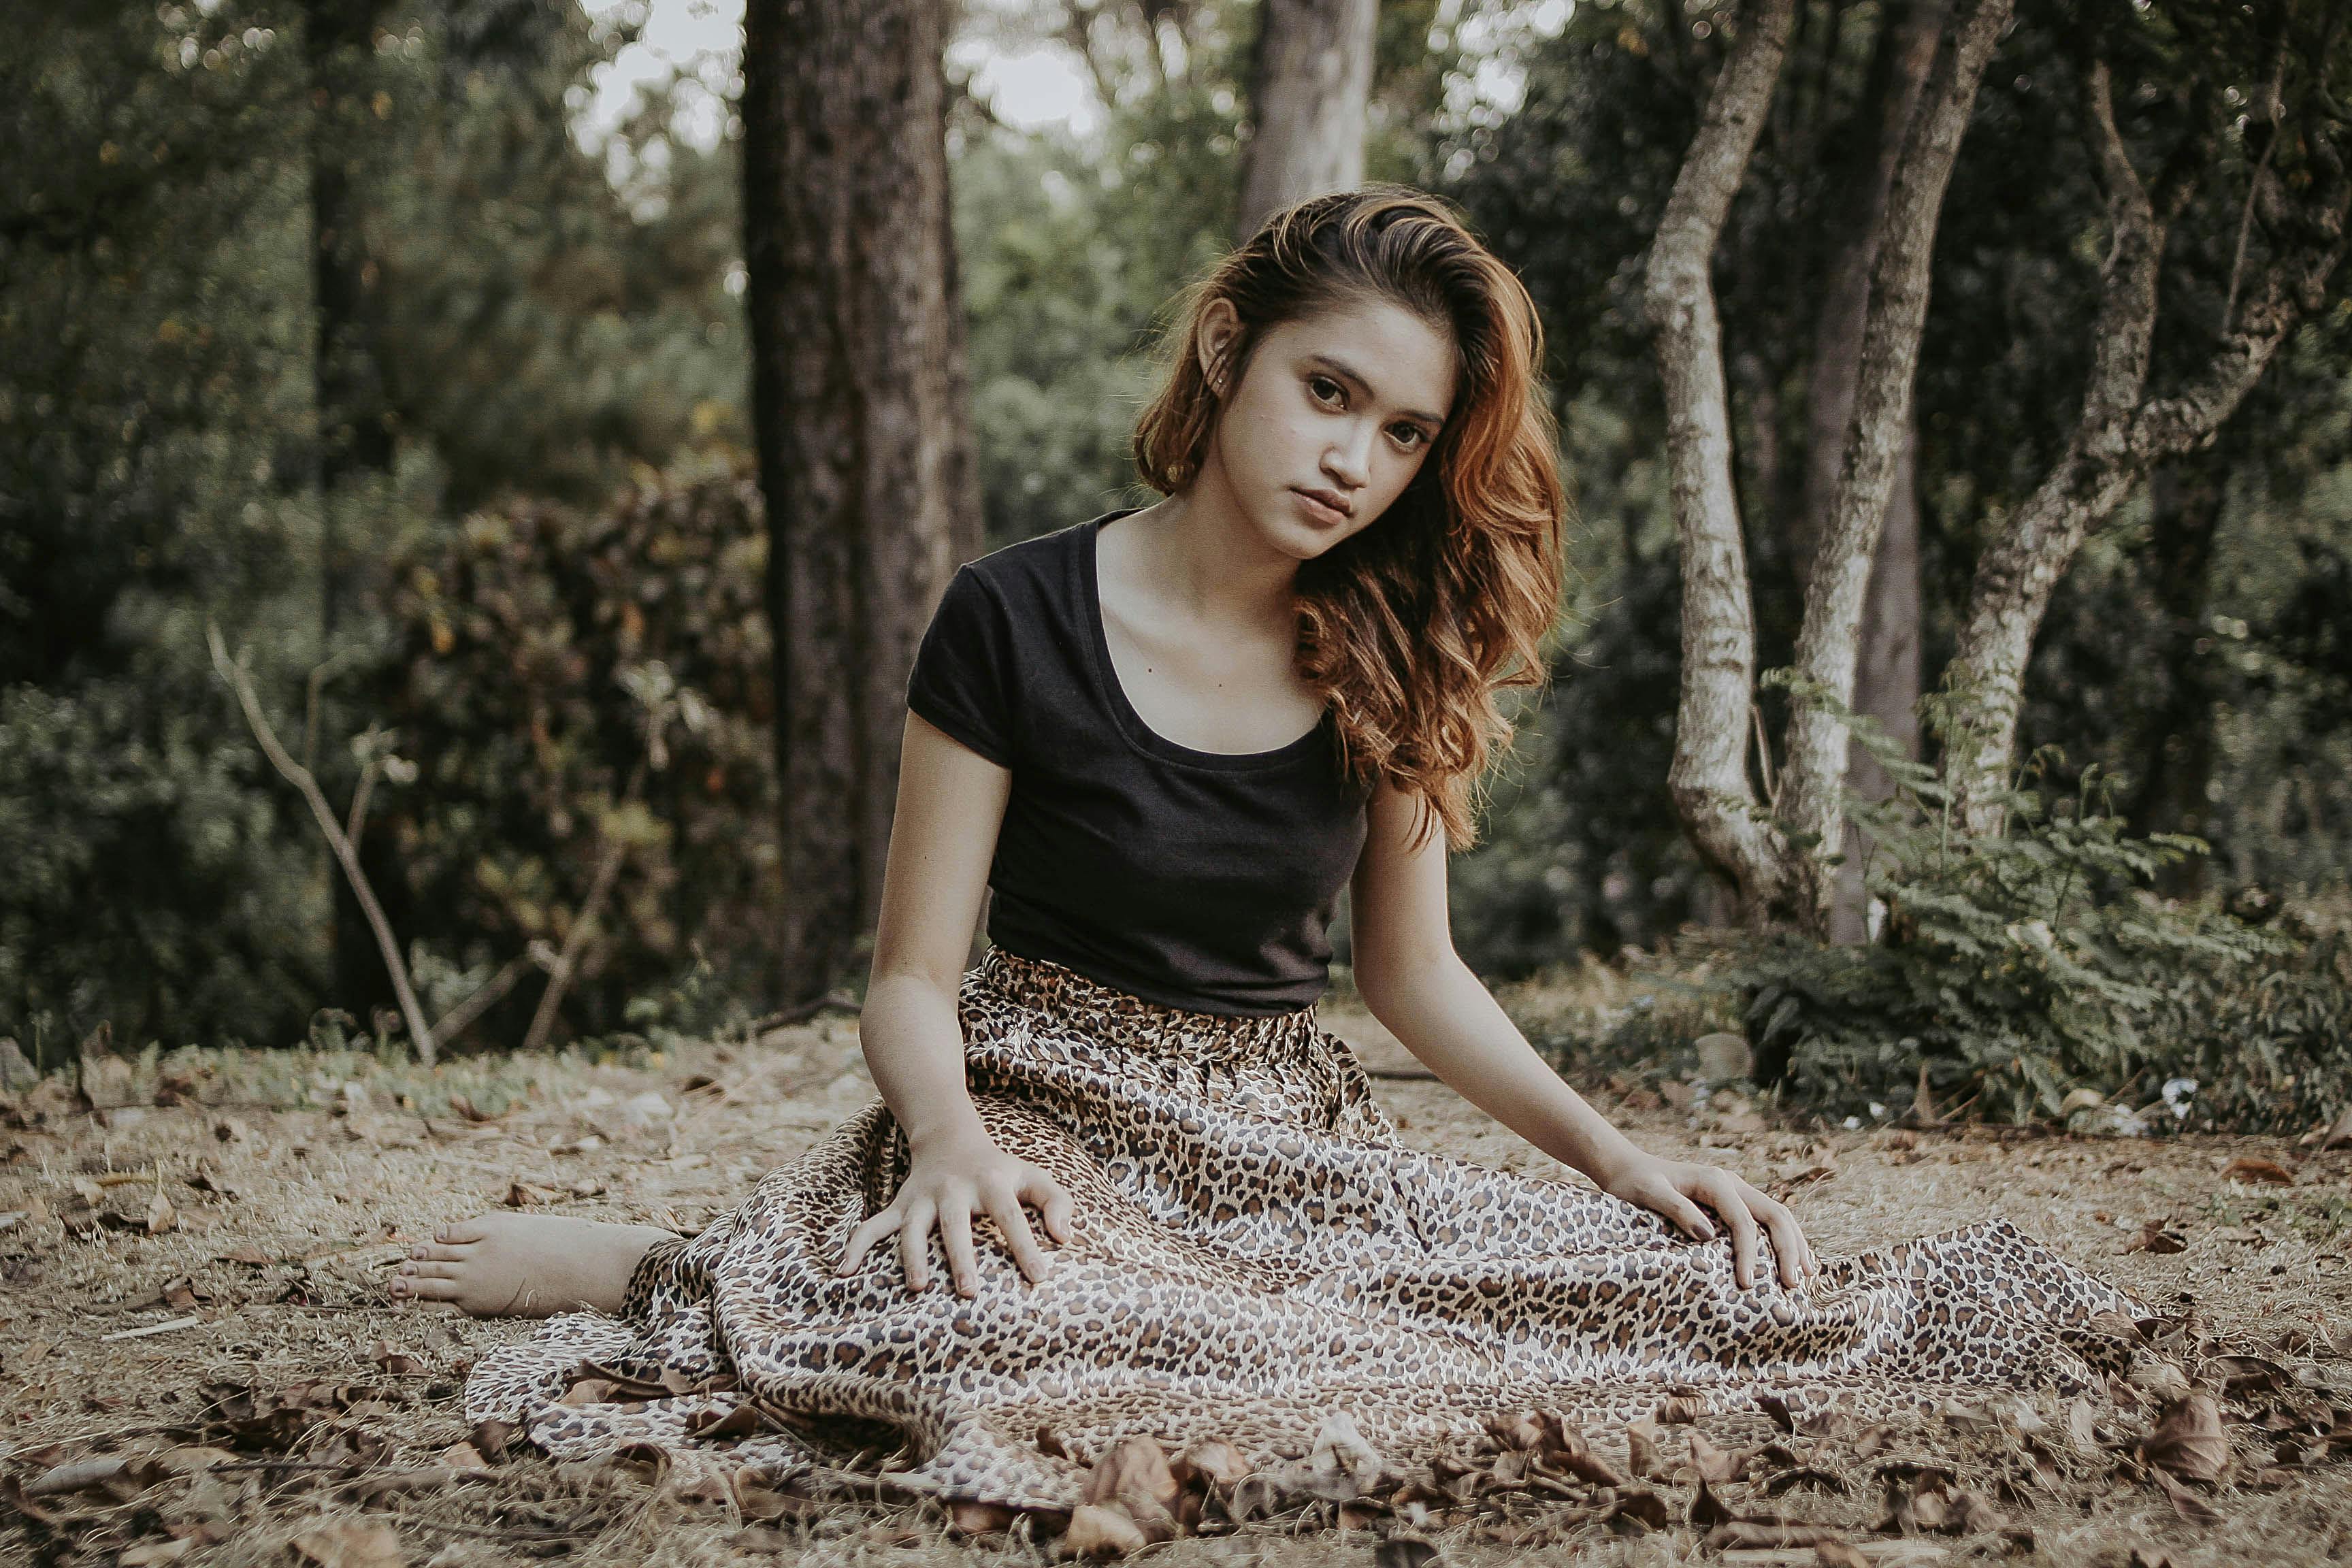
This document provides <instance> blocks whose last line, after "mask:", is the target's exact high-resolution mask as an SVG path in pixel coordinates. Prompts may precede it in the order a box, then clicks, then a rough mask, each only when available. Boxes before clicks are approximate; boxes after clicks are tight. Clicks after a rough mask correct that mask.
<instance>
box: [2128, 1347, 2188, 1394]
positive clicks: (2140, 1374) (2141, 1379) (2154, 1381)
mask: <svg viewBox="0 0 2352 1568" xmlns="http://www.w3.org/2000/svg"><path fill="white" fill-rule="evenodd" d="M2126 1381H2127V1382H2129V1383H2130V1384H2131V1385H2132V1386H2133V1387H2134V1388H2137V1389H2138V1390H2139V1391H2140V1392H2141V1393H2143V1394H2154V1395H2156V1397H2157V1398H2158V1400H2159V1401H2161V1402H2163V1403H2165V1404H2170V1403H2172V1402H2173V1401H2175V1400H2179V1399H2186V1398H2188V1397H2189V1374H2188V1373H2185V1372H2183V1371H2181V1370H2180V1368H2179V1365H2178V1364H2176V1363H2172V1362H2168V1361H2163V1360H2158V1359H2154V1358H2144V1359H2142V1360H2139V1361H2136V1362H2134V1363H2132V1369H2131V1375H2130V1376H2129V1378H2127V1379H2126Z"/></svg>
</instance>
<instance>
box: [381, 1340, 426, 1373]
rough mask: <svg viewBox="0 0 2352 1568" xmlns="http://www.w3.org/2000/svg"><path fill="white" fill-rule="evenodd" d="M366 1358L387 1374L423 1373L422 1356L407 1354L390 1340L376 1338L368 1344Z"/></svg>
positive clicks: (423, 1363)
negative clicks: (376, 1339)
mask: <svg viewBox="0 0 2352 1568" xmlns="http://www.w3.org/2000/svg"><path fill="white" fill-rule="evenodd" d="M368 1360H370V1361H372V1362H373V1363H375V1364H376V1365H377V1367H379V1368H380V1369H382V1370H383V1372H384V1373H386V1374H387V1375H389V1376H393V1377H422V1376H423V1375H425V1360H424V1358H423V1357H422V1356H415V1355H411V1354H409V1353H408V1352H406V1351H404V1350H402V1349H400V1348H399V1347H398V1346H396V1345H394V1343H393V1342H391V1341H390V1340H378V1341H376V1342H374V1343H373V1344H372V1345H370V1346H369V1347H368Z"/></svg>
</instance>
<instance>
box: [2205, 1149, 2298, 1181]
mask: <svg viewBox="0 0 2352 1568" xmlns="http://www.w3.org/2000/svg"><path fill="white" fill-rule="evenodd" d="M2221 1179H2222V1180H2223V1181H2225V1182H2256V1183H2261V1184H2264V1185H2268V1186H2273V1187H2291V1186H2293V1185H2294V1172H2293V1171H2290V1170H2288V1169H2287V1168H2286V1167H2285V1166H2284V1165H2282V1164H2280V1163H2278V1162H2277V1161H2276V1160H2271V1159H2265V1158H2263V1156H2262V1155H2260V1154H2241V1155H2239V1156H2238V1157H2237V1158H2236V1159H2234V1160H2232V1161H2231V1162H2230V1163H2228V1164H2226V1165H2224V1166H2222V1167H2221Z"/></svg>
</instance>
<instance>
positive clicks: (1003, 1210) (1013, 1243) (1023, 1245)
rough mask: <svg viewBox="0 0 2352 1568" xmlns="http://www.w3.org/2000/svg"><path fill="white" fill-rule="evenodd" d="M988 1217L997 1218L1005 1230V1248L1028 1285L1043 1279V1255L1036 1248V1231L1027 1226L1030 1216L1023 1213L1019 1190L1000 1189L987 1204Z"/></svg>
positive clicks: (999, 1224)
mask: <svg viewBox="0 0 2352 1568" xmlns="http://www.w3.org/2000/svg"><path fill="white" fill-rule="evenodd" d="M988 1213H989V1217H990V1218H992V1219H993V1220H995V1221H996V1225H997V1228H998V1229H1000V1230H1002V1231H1003V1233H1004V1247H1005V1250H1006V1251H1008V1252H1010V1253H1012V1254H1013V1262H1015V1263H1017V1264H1019V1265H1020V1266H1021V1272H1022V1273H1023V1274H1024V1275H1026V1276H1027V1277H1028V1279H1029V1282H1030V1283H1031V1284H1033V1285H1034V1284H1035V1283H1037V1281H1039V1280H1041V1279H1045V1254H1044V1253H1043V1252H1041V1251H1039V1250H1038V1248H1037V1236H1036V1233H1035V1232H1034V1231H1033V1230H1031V1229H1030V1228H1029V1216H1028V1215H1026V1214H1024V1212H1022V1208H1021V1194H1020V1193H1019V1192H1017V1191H1014V1190H1012V1189H1009V1188H1008V1189H1006V1190H1003V1191H1002V1192H999V1193H998V1194H996V1196H995V1197H994V1198H993V1199H992V1200H991V1202H990V1203H989V1205H988Z"/></svg>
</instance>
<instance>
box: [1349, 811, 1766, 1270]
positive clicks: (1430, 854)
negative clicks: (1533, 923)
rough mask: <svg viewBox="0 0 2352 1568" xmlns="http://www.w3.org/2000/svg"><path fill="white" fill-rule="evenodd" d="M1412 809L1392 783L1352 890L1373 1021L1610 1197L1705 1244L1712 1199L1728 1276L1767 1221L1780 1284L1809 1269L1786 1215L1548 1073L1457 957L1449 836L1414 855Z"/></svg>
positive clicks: (1375, 814)
mask: <svg viewBox="0 0 2352 1568" xmlns="http://www.w3.org/2000/svg"><path fill="white" fill-rule="evenodd" d="M1414 818H1415V802H1414V801H1413V800H1412V798H1410V797H1408V796H1406V795H1402V794H1400V793H1399V792H1397V791H1396V790H1395V789H1394V788H1392V787H1391V786H1390V785H1389V784H1382V785H1381V788H1380V791H1379V793H1378V794H1377V795H1375V796H1374V797H1373V800H1372V806H1371V818H1370V835H1369V837H1367V839H1366V841H1365V844H1364V852H1363V857H1362V858H1361V859H1360V861H1359V862H1358V863H1357V867H1356V876H1355V880H1354V882H1353V884H1352V890H1351V895H1350V897H1351V909H1352V915H1351V925H1350V930H1351V933H1352V940H1353V942H1354V952H1355V961H1356V962H1355V973H1356V987H1357V989H1358V990H1359V991H1360V992H1361V993H1362V994H1363V997H1364V1002H1365V1004H1366V1005H1368V1006H1370V1008H1371V1010H1372V1014H1373V1016H1375V1017H1377V1018H1379V1019H1380V1021H1381V1023H1382V1024H1383V1025H1385V1026H1387V1027H1388V1029H1389V1031H1390V1032H1391V1034H1393V1035H1395V1036H1396V1037H1397V1038H1398V1040H1399V1041H1401V1042H1402V1044H1403V1045H1404V1047H1405V1048H1406V1049H1407V1050H1409V1051H1411V1052H1412V1054H1413V1055H1414V1056H1415V1057H1418V1058H1420V1059H1421V1060H1422V1061H1423V1062H1425V1063H1427V1064H1428V1066H1429V1068H1430V1070H1431V1071H1433V1072H1434V1073H1436V1074H1437V1076H1438V1077H1439V1078H1440V1079H1443V1080H1444V1082H1445V1083H1446V1084H1447V1085H1448V1086H1449V1087H1451V1088H1452V1089H1454V1091H1455V1092H1456V1093H1458V1094H1460V1095H1461V1096H1462V1098H1463V1099H1465V1100H1468V1101H1469V1102H1470V1103H1471V1104H1473V1105H1475V1106H1476V1107H1477V1108H1478V1109H1479V1110H1483V1111H1485V1112H1486V1114H1487V1115H1489V1116H1491V1117H1493V1118H1494V1119H1495V1120H1496V1121H1499V1122H1501V1123H1502V1124H1503V1125H1504V1126H1506V1127H1507V1128H1509V1129H1510V1130H1511V1131H1514V1132H1516V1133H1517V1134H1518V1135H1519V1136H1520V1137H1522V1138H1524V1139H1526V1140H1527V1141H1528V1142H1530V1143H1532V1144H1534V1145H1535V1146H1536V1147H1537V1148H1538V1149H1540V1150H1542V1151H1543V1152H1545V1153H1547V1154H1549V1155H1550V1156H1552V1158H1554V1159H1556V1160H1559V1161H1560V1162H1562V1163H1566V1164H1569V1165H1572V1166H1574V1167H1575V1168H1576V1169H1578V1170H1580V1171H1581V1172H1583V1173H1585V1174H1586V1175H1588V1176H1590V1177H1591V1178H1592V1180H1593V1183H1594V1184H1595V1185H1597V1186H1599V1187H1600V1188H1601V1190H1602V1191H1603V1192H1607V1193H1612V1194H1615V1195H1616V1196H1618V1197H1622V1198H1624V1199H1626V1200H1628V1201H1629V1202H1633V1203H1638V1204H1641V1205H1643V1206H1644V1207H1647V1208H1653V1209H1655V1210H1657V1211H1658V1212H1659V1213H1661V1214H1663V1215H1665V1216H1666V1217H1667V1218H1668V1219H1670V1220H1672V1221H1674V1222H1675V1224H1676V1225H1678V1226H1681V1227H1682V1228H1683V1229H1684V1230H1685V1231H1686V1232H1688V1233H1689V1234H1690V1235H1692V1236H1695V1237H1701V1238H1702V1239H1704V1238H1706V1237H1712V1236H1713V1235H1714V1234H1715V1230H1714V1226H1712V1225H1710V1224H1709V1223H1708V1222H1707V1218H1706V1215H1705V1214H1703V1213H1702V1212H1701V1211H1700V1208H1699V1204H1701V1203H1704V1204H1706V1205H1707V1206H1708V1207H1711V1208H1713V1209H1714V1210H1715V1211H1716V1213H1717V1214H1718V1215H1721V1216H1722V1217H1723V1221H1724V1223H1725V1225H1727V1226H1729V1227H1730V1230H1731V1237H1732V1252H1733V1268H1734V1273H1735V1275H1736V1276H1737V1278H1738V1281H1739V1283H1740V1285H1741V1286H1742V1287H1743V1288H1744V1287H1746V1286H1748V1284H1750V1283H1752V1279H1753V1274H1754V1267H1755V1256H1756V1241H1757V1226H1758V1222H1759V1220H1760V1221H1762V1222H1763V1224H1764V1226H1766V1227H1768V1228H1769V1230H1770V1232H1771V1236H1772V1241H1773V1250H1774V1251H1775V1252H1776V1253H1777V1254H1778V1255H1779V1258H1780V1276H1781V1281H1782V1283H1784V1284H1786V1285H1788V1286H1790V1288H1792V1289H1793V1288H1794V1287H1795V1286H1796V1285H1798V1284H1799V1283H1800V1282H1801V1279H1803V1278H1804V1276H1805V1275H1807V1274H1809V1273H1811V1269H1812V1252H1811V1248H1810V1247H1807V1245H1806V1243H1805V1239H1804V1235H1803V1232H1802V1231H1801V1230H1800V1229H1799V1228H1798V1226H1797V1222H1796V1217H1795V1216H1794V1215H1791V1214H1790V1212H1789V1211H1788V1209H1787V1208H1786V1207H1784V1206H1783V1205H1780V1204H1779V1203H1776V1202H1774V1201H1773V1200H1772V1199H1771V1198H1769V1197H1768V1196H1766V1195H1765V1194H1763V1193H1761V1192H1759V1191H1758V1190H1757V1189H1756V1188H1755V1187H1753V1186H1750V1185H1749V1184H1748V1183H1746V1182H1744V1181H1742V1180H1740V1178H1739V1177H1738V1176H1736V1175H1734V1174H1732V1173H1730V1172H1728V1171H1723V1170H1718V1169H1717V1168H1715V1167H1713V1166H1710V1165H1698V1164H1690V1163H1681V1162H1675V1161H1667V1160H1661V1159H1659V1158H1658V1157H1657V1156H1655V1155H1654V1154H1650V1153H1647V1152H1643V1150H1642V1149H1640V1148H1638V1147H1637V1146H1636V1145H1635V1144H1634V1143H1633V1142H1632V1141H1631V1140H1630V1139H1628V1138H1627V1137H1626V1136H1625V1135H1624V1134H1623V1133H1622V1132H1620V1131H1617V1129H1616V1128H1615V1127H1614V1126H1612V1125H1611V1124H1610V1121H1609V1120H1608V1118H1606V1117H1604V1116H1602V1115H1601V1113H1600V1112H1599V1111H1597V1110H1593V1109H1592V1107H1591V1105H1590V1104H1588V1103H1586V1101H1585V1099H1584V1097H1583V1096H1582V1095H1580V1094H1579V1093H1577V1092H1576V1090H1575V1089H1570V1087H1569V1086H1568V1085H1567V1084H1566V1083H1564V1082H1562V1081H1561V1080H1560V1078H1559V1074H1557V1073H1555V1072H1553V1071H1552V1070H1551V1068H1549V1067H1548V1066H1547V1065H1545V1063H1544V1060H1543V1058H1541V1057H1539V1056H1538V1055H1537V1054H1536V1051H1535V1047H1532V1046H1530V1045H1528V1041H1527V1037H1526V1036H1524V1035H1522V1034H1520V1033H1519V1030H1518V1027H1517V1026H1516V1025H1514V1024H1513V1023H1512V1022H1511V1020H1510V1018H1509V1017H1508V1016H1506V1015H1505V1013H1504V1012H1503V1009H1502V1007H1501V1006H1500V1005H1498V1004H1497V1003H1496V1001H1495V998H1494V996H1493V994H1491V993H1490V992H1488V991H1487V989H1486V985H1485V984H1483V983H1482V982H1481V981H1480V980H1479V979H1478V977H1477V976H1476V975H1475V974H1474V973H1471V970H1470V966H1469V965H1468V964H1466V963H1463V962H1462V959H1461V957H1460V955H1459V954H1457V953H1456V952H1454V937H1453V931H1452V925H1451V921H1450V920H1449V918H1448V915H1447V912H1446V900H1445V837H1444V832H1443V831H1442V830H1433V831H1432V833H1431V835H1430V837H1429V840H1428V842H1427V843H1425V844H1423V845H1422V846H1421V847H1419V848H1414V847H1412V827H1413V823H1414Z"/></svg>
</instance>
